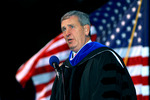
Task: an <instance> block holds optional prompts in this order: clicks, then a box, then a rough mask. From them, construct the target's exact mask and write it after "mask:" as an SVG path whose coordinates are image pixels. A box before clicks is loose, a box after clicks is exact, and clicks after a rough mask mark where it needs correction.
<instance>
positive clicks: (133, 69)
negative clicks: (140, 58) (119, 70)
mask: <svg viewBox="0 0 150 100" xmlns="http://www.w3.org/2000/svg"><path fill="white" fill-rule="evenodd" d="M127 69H128V71H129V73H130V75H131V76H139V75H141V76H148V75H149V72H148V66H144V67H143V66H142V65H134V66H130V67H129V66H127Z"/></svg>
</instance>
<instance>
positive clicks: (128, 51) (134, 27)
mask: <svg viewBox="0 0 150 100" xmlns="http://www.w3.org/2000/svg"><path fill="white" fill-rule="evenodd" d="M141 5H142V0H140V3H139V7H138V11H137V13H136V18H135V24H134V26H133V29H132V34H131V37H130V42H129V45H128V49H127V52H126V56H125V58H124V63H125V65H127V62H128V58H129V53H130V48H131V45H132V42H133V37H134V33H135V29H136V26H137V21H138V15H139V13H140V9H141Z"/></svg>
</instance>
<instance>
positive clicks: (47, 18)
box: [0, 0, 108, 100]
mask: <svg viewBox="0 0 150 100" xmlns="http://www.w3.org/2000/svg"><path fill="white" fill-rule="evenodd" d="M107 1H108V0H6V1H5V2H2V3H1V5H2V6H1V7H2V9H1V22H2V23H1V59H2V61H1V66H0V70H1V75H0V76H1V78H0V79H1V81H0V83H1V85H0V92H1V93H0V100H34V99H33V98H34V96H35V95H34V92H35V91H34V87H33V85H32V81H31V80H30V81H29V82H28V83H27V85H26V87H25V88H24V89H23V88H22V87H21V86H20V84H19V83H18V82H17V81H16V80H15V74H16V71H17V70H18V68H19V67H20V66H21V64H23V63H24V62H26V61H27V60H28V59H29V58H30V57H31V56H33V55H34V54H35V53H37V52H38V51H39V50H40V49H41V48H42V47H43V46H44V45H45V44H46V43H48V42H49V41H50V40H51V39H52V38H54V37H56V36H57V35H58V34H59V33H61V30H60V18H61V16H62V15H63V14H64V13H66V12H68V11H70V10H80V11H83V12H85V13H88V14H90V13H91V12H93V11H94V10H96V9H97V8H99V7H101V6H102V5H103V4H104V3H106V2H107Z"/></svg>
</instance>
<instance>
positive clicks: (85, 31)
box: [84, 25, 90, 36]
mask: <svg viewBox="0 0 150 100" xmlns="http://www.w3.org/2000/svg"><path fill="white" fill-rule="evenodd" d="M84 33H85V35H86V36H89V34H90V26H89V25H84Z"/></svg>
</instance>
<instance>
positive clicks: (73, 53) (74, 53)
mask: <svg viewBox="0 0 150 100" xmlns="http://www.w3.org/2000/svg"><path fill="white" fill-rule="evenodd" d="M90 42H92V41H91V40H89V41H88V42H86V43H85V44H84V45H83V46H82V47H81V48H80V50H81V49H82V48H83V47H84V46H85V45H86V44H88V43H90ZM80 50H79V51H80ZM79 51H78V52H79ZM78 52H74V51H72V58H73V57H74V56H75V55H76V54H77V53H78Z"/></svg>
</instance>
